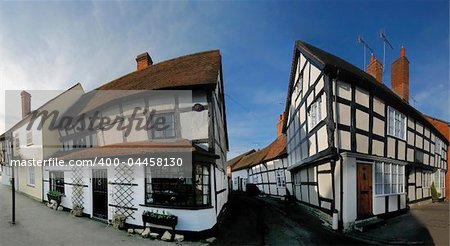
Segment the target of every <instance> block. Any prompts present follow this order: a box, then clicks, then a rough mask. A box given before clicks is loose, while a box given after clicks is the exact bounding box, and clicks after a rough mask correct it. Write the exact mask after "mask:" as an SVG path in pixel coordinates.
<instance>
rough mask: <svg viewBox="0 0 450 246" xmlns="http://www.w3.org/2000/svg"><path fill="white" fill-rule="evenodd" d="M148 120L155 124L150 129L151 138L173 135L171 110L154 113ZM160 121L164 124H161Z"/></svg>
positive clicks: (173, 116) (173, 118)
mask: <svg viewBox="0 0 450 246" xmlns="http://www.w3.org/2000/svg"><path fill="white" fill-rule="evenodd" d="M150 120H151V121H152V125H157V127H153V128H152V129H151V131H152V138H155V139H164V138H174V137H175V114H174V113H173V112H170V113H159V114H155V115H154V116H153V117H152V119H150ZM162 122H164V124H161V123H162ZM157 128H163V129H162V130H161V129H157Z"/></svg>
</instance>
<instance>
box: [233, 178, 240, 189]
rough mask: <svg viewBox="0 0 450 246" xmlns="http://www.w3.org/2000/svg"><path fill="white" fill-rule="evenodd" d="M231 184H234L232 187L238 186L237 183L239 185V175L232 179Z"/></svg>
mask: <svg viewBox="0 0 450 246" xmlns="http://www.w3.org/2000/svg"><path fill="white" fill-rule="evenodd" d="M233 185H234V188H235V189H237V188H238V185H239V177H236V178H234V180H233Z"/></svg>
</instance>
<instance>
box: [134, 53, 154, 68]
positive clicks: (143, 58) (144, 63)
mask: <svg viewBox="0 0 450 246" xmlns="http://www.w3.org/2000/svg"><path fill="white" fill-rule="evenodd" d="M152 64H153V61H152V58H151V57H150V55H149V54H148V53H147V52H145V53H142V54H140V55H138V56H137V57H136V65H137V71H140V70H142V69H145V68H147V67H149V66H150V65H152Z"/></svg>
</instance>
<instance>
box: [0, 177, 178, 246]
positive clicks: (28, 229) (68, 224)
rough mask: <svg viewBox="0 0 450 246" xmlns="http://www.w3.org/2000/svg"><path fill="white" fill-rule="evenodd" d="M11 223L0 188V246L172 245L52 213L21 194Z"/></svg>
mask: <svg viewBox="0 0 450 246" xmlns="http://www.w3.org/2000/svg"><path fill="white" fill-rule="evenodd" d="M10 220H11V189H10V188H9V187H7V186H4V185H0V246H10V245H11V246H22V245H23V246H31V245H33V246H34V245H37V246H40V245H46V246H53V245H67V246H69V245H76V246H80V245H96V246H101V245H175V243H167V242H163V241H152V240H150V239H143V238H141V237H139V236H128V235H127V233H126V232H124V231H119V230H115V229H114V228H112V227H110V226H108V225H106V224H103V223H100V222H97V221H94V220H91V219H88V218H76V217H73V216H71V215H70V213H68V212H63V211H55V210H51V209H49V208H47V207H46V206H45V205H44V204H42V203H40V202H38V201H35V200H32V199H31V198H28V197H26V196H24V195H21V194H17V195H16V221H17V224H16V225H10V222H9V221H10Z"/></svg>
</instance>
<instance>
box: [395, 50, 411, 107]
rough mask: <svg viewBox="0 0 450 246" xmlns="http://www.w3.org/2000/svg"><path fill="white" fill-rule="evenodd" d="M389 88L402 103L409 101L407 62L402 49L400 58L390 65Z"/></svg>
mask: <svg viewBox="0 0 450 246" xmlns="http://www.w3.org/2000/svg"><path fill="white" fill-rule="evenodd" d="M391 87H392V90H394V91H395V93H397V95H399V96H400V97H401V98H402V99H403V100H404V101H406V102H408V101H409V61H408V59H407V58H406V56H405V48H403V47H402V48H401V50H400V57H399V58H397V59H396V60H395V61H393V62H392V65H391Z"/></svg>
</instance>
